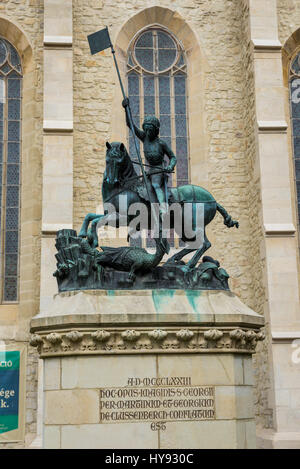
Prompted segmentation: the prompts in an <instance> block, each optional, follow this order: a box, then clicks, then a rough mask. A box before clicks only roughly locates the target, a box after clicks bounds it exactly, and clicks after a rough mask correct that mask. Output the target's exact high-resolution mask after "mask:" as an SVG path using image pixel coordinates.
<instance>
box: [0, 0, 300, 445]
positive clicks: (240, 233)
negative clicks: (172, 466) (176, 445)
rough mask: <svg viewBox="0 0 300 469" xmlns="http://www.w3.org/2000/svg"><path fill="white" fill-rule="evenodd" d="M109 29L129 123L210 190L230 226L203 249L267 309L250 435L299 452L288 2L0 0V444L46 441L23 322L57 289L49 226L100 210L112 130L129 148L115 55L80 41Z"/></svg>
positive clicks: (297, 183) (37, 374)
mask: <svg viewBox="0 0 300 469" xmlns="http://www.w3.org/2000/svg"><path fill="white" fill-rule="evenodd" d="M105 26H107V27H108V28H109V32H110V36H111V40H112V42H113V45H114V48H115V50H116V58H117V61H118V63H119V67H120V73H121V78H122V81H123V83H124V85H125V88H126V94H127V95H128V96H129V100H130V104H131V107H132V114H133V118H134V121H135V123H136V124H137V125H141V124H142V122H143V119H144V118H145V117H146V116H148V115H149V116H150V115H156V117H158V118H159V119H160V125H161V127H160V135H161V137H162V138H163V139H164V140H165V141H166V142H167V143H168V145H169V146H170V147H171V148H172V150H173V152H174V153H175V155H176V157H177V166H176V170H175V173H174V174H173V175H172V180H170V183H172V184H173V185H183V184H186V183H192V184H197V185H200V186H203V187H205V188H206V189H207V190H209V191H210V192H211V193H212V194H213V195H214V197H215V198H216V200H219V201H222V204H223V205H224V206H226V209H227V210H228V212H229V213H230V214H231V215H232V217H233V218H235V219H238V220H239V223H240V228H239V230H231V231H230V232H229V231H227V229H226V228H225V227H224V225H223V220H222V219H221V217H216V219H215V220H214V222H213V223H212V224H211V225H210V226H209V229H208V234H209V238H210V240H211V242H212V246H213V247H212V248H211V249H210V251H209V252H208V254H209V255H211V256H213V257H214V258H216V259H218V260H219V261H220V263H221V265H222V266H223V267H224V268H226V270H227V271H228V272H229V274H230V288H231V290H232V291H234V292H235V293H236V294H237V295H238V296H239V297H240V299H241V300H242V301H243V302H244V303H245V304H246V305H248V306H249V307H250V308H252V309H253V310H254V311H256V312H257V313H259V314H261V315H263V316H264V318H265V323H266V326H265V336H266V337H265V340H264V341H263V342H262V343H259V345H258V348H257V352H256V354H255V355H254V365H255V372H254V379H255V396H254V406H255V414H256V427H257V446H258V447H265V448H275V447H279V448H280V447H281V448H285V447H289V448H296V447H297V448H299V447H300V397H299V396H300V303H299V301H300V300H299V217H300V215H299V213H300V212H299V211H300V2H299V1H298V0H277V1H276V0H263V1H261V0H226V1H224V0H161V1H160V2H157V1H155V0H147V1H142V0H124V1H121V0H118V1H111V0H96V1H94V0H93V1H92V0H85V1H84V2H83V1H80V0H73V1H72V0H64V1H62V0H44V1H43V0H3V1H2V2H1V5H0V158H1V178H2V179H0V180H1V181H2V185H1V216H0V223H1V241H0V242H1V275H0V285H1V292H0V297H1V304H0V341H1V342H0V346H1V349H0V351H1V350H8V351H11V352H14V351H19V352H20V361H19V367H20V373H19V392H20V398H19V408H18V416H19V424H18V425H19V426H18V431H15V433H13V434H12V432H11V431H4V430H1V409H0V447H8V448H14V447H32V448H34V447H41V446H42V432H41V422H42V413H43V402H42V391H43V388H44V387H47V386H48V385H49V383H47V382H44V381H43V363H42V361H41V360H39V358H38V354H37V352H36V349H34V348H33V347H31V346H30V344H29V340H30V332H29V330H30V321H31V319H32V317H33V316H35V315H36V314H37V313H38V312H39V311H41V310H45V309H46V308H47V307H48V305H49V304H50V303H51V300H52V298H53V295H55V294H56V293H57V284H56V279H55V278H54V277H53V276H52V274H53V272H54V271H55V268H56V267H55V266H56V261H55V252H56V250H55V234H56V231H57V230H59V229H63V228H66V229H75V230H76V231H77V232H79V230H80V227H81V224H82V222H83V219H84V217H85V215H86V214H87V213H88V212H95V213H96V212H97V211H98V210H101V204H102V201H101V180H102V176H103V173H104V168H105V149H106V146H105V144H106V142H107V141H109V142H112V141H120V142H123V143H124V144H125V145H126V147H127V148H128V150H129V153H130V155H132V157H133V159H135V149H134V142H133V140H132V138H131V137H130V136H129V133H128V129H127V127H126V120H125V114H124V109H123V108H122V104H121V103H122V93H121V90H120V86H119V82H118V77H117V74H116V71H115V68H114V63H113V60H112V57H111V52H110V50H109V49H107V50H105V51H103V52H101V53H99V54H97V55H94V56H91V54H90V50H89V45H88V41H87V36H88V35H89V34H91V33H93V32H95V31H98V30H100V29H102V28H104V27H105ZM126 237H127V235H126V236H125V237H124V239H119V240H118V241H117V242H118V243H119V244H120V243H121V245H124V242H125V243H126V242H127V239H126ZM109 242H110V241H109ZM143 242H144V245H147V240H146V241H143ZM177 247H178V240H176V239H175V240H174V241H173V244H172V249H176V248H177ZM53 360H57V359H53ZM48 376H49V373H48ZM53 379H55V377H54V376H53ZM0 388H1V383H0ZM0 391H1V389H0Z"/></svg>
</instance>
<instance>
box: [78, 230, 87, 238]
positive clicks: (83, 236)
mask: <svg viewBox="0 0 300 469" xmlns="http://www.w3.org/2000/svg"><path fill="white" fill-rule="evenodd" d="M86 237H87V233H85V232H84V231H79V234H78V238H86Z"/></svg>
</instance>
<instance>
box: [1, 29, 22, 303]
mask: <svg viewBox="0 0 300 469" xmlns="http://www.w3.org/2000/svg"><path fill="white" fill-rule="evenodd" d="M21 93H22V68H21V61H20V57H19V55H18V53H17V51H16V49H15V48H14V47H13V46H12V45H11V44H10V43H9V42H8V41H7V40H5V39H3V38H0V224H1V231H0V249H1V253H0V262H1V265H0V285H1V291H0V296H1V298H0V301H1V303H10V302H16V301H18V277H19V239H20V164H21V163H20V146H21V98H22V95H21Z"/></svg>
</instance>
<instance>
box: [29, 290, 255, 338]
mask: <svg viewBox="0 0 300 469" xmlns="http://www.w3.org/2000/svg"><path fill="white" fill-rule="evenodd" d="M133 300H134V301H133ZM116 324H118V325H120V326H123V325H124V324H125V325H127V324H131V325H137V326H141V325H142V324H143V325H157V324H160V325H171V324H172V325H186V324H189V325H194V326H195V325H201V326H210V325H214V326H219V325H223V326H230V325H234V326H235V327H237V326H239V327H242V326H245V327H249V326H253V327H258V328H259V327H262V326H263V325H264V318H263V316H261V315H259V314H257V313H255V312H254V311H252V310H251V309H250V308H248V307H247V306H246V305H244V304H243V303H242V302H241V301H240V299H239V298H238V297H237V296H236V295H235V294H234V293H232V292H230V291H223V290H137V291H132V290H80V291H71V292H64V293H59V294H57V295H55V296H54V298H53V302H52V304H51V306H50V307H49V308H48V309H47V310H45V311H41V312H40V313H39V314H38V315H37V316H35V317H34V318H33V319H32V322H31V328H32V331H35V330H37V329H40V328H42V329H44V330H45V329H49V328H50V329H52V328H53V327H55V328H66V327H76V325H77V326H79V325H81V326H83V327H86V326H88V325H89V326H92V325H93V326H99V325H101V326H104V325H105V326H109V325H110V326H115V325H116Z"/></svg>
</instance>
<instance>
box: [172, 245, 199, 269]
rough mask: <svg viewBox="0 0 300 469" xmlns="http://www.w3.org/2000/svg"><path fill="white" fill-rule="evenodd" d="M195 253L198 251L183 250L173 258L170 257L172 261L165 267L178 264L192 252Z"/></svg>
mask: <svg viewBox="0 0 300 469" xmlns="http://www.w3.org/2000/svg"><path fill="white" fill-rule="evenodd" d="M193 251H196V249H187V248H185V249H182V250H181V251H179V252H177V253H176V254H174V255H173V256H172V257H170V259H168V260H167V262H165V265H167V264H177V263H178V262H179V261H181V259H182V258H183V257H184V256H186V255H187V254H189V253H190V252H193Z"/></svg>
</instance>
